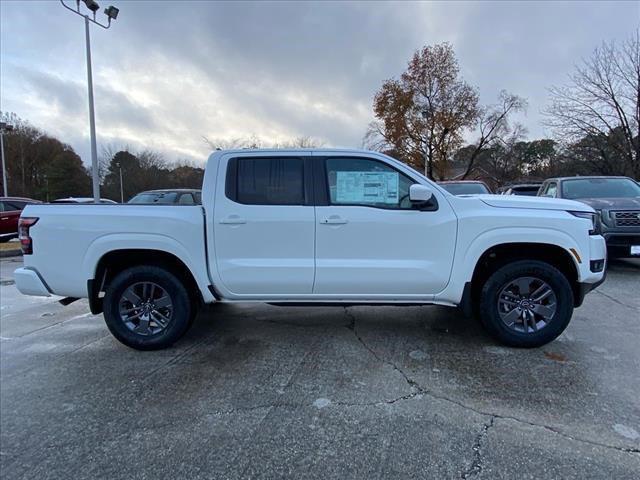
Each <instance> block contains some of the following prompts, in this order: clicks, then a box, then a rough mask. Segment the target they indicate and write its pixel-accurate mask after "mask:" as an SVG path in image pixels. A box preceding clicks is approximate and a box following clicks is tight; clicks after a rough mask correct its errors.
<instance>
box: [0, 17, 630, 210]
mask: <svg viewBox="0 0 640 480" xmlns="http://www.w3.org/2000/svg"><path fill="white" fill-rule="evenodd" d="M479 98H480V95H479V91H478V89H477V88H476V87H474V86H472V85H470V84H469V83H468V82H466V81H465V80H464V78H463V77H462V75H461V71H460V66H459V64H458V60H457V57H456V55H455V51H454V49H453V47H452V46H451V45H450V44H448V43H441V44H436V45H427V46H424V47H423V48H421V49H419V50H417V51H416V52H415V53H414V55H413V56H412V57H411V59H410V60H409V62H408V65H407V68H406V70H405V71H404V72H402V73H401V74H400V76H399V77H397V78H391V79H388V80H386V81H384V82H383V84H382V86H381V88H380V89H379V90H378V91H377V92H376V94H375V96H374V99H373V113H374V120H373V121H372V122H371V123H370V124H369V126H368V128H367V131H366V134H365V137H364V139H363V146H364V147H366V148H369V149H373V150H379V151H382V152H385V153H387V154H389V155H391V156H393V157H395V158H397V159H399V160H401V161H403V162H405V163H407V164H408V165H410V166H412V167H414V168H415V169H417V170H418V171H421V172H423V173H424V174H425V175H427V176H428V177H429V178H432V179H434V180H445V179H483V180H485V181H487V183H489V184H490V185H491V186H493V187H497V186H500V185H504V184H507V183H513V182H520V181H528V180H541V179H543V178H547V177H550V176H558V175H567V176H570V175H628V176H631V177H634V178H640V142H639V138H638V128H639V124H640V31H638V30H637V31H636V32H635V33H634V34H633V35H631V36H630V37H629V38H628V39H627V40H626V41H624V42H621V43H615V42H604V43H602V45H601V46H599V47H598V48H596V49H595V50H594V51H593V53H592V55H591V56H590V57H589V58H586V59H584V60H583V61H582V62H581V63H580V64H578V65H577V66H576V67H575V70H574V71H573V72H572V73H571V74H570V75H569V77H568V81H567V83H566V84H564V85H560V86H554V87H551V88H550V89H549V100H550V101H549V106H548V107H547V108H546V109H545V110H544V111H543V114H544V118H545V126H547V127H548V128H549V129H550V131H551V132H552V137H553V138H542V139H535V140H526V136H527V131H526V129H525V128H524V126H523V125H521V124H519V123H518V122H517V121H516V120H515V117H516V116H517V115H518V114H520V113H523V112H526V110H527V108H528V103H527V100H526V99H524V98H523V97H521V96H519V95H517V94H514V93H511V92H508V91H506V90H501V91H499V92H497V93H496V102H495V103H493V104H485V105H483V104H481V103H480V100H479ZM0 117H1V118H2V120H3V121H6V122H7V123H8V124H11V125H13V126H14V129H13V130H12V131H10V132H7V133H5V137H4V140H5V154H6V155H5V160H6V169H7V174H8V184H9V186H8V189H9V192H10V193H11V195H14V196H27V197H32V198H35V199H39V200H45V201H49V200H53V199H56V198H60V197H66V196H90V194H91V179H90V176H91V172H90V170H88V169H87V168H86V167H85V166H84V165H83V163H82V160H81V159H80V157H79V156H78V155H77V154H76V153H75V152H74V151H73V149H72V148H71V147H70V146H69V145H67V144H65V143H63V142H61V141H60V140H59V139H56V138H54V137H53V136H51V135H49V134H47V133H46V132H44V131H42V130H41V129H39V128H37V127H35V126H33V125H31V124H30V123H29V122H27V121H25V120H23V119H21V118H19V117H18V116H16V115H15V114H13V113H2V112H0ZM469 139H472V141H469ZM203 141H204V142H205V143H206V144H207V145H208V146H209V147H210V148H211V149H212V150H216V149H228V148H262V147H270V148H304V147H307V148H309V147H319V146H322V142H320V141H318V140H317V139H314V138H312V137H298V138H294V139H291V140H289V141H286V142H277V143H273V144H269V145H267V144H265V143H264V141H262V140H261V139H260V138H259V137H257V136H255V135H250V136H247V137H241V138H235V139H218V138H210V137H203ZM99 168H100V172H99V173H100V178H101V185H102V188H101V194H102V196H103V197H106V198H110V199H113V200H117V201H119V200H120V199H121V198H123V199H124V200H125V201H126V200H128V199H129V198H131V197H132V196H133V195H135V194H136V193H138V192H140V191H143V190H149V189H156V188H200V186H201V184H202V179H203V176H204V171H203V169H202V168H199V167H196V166H194V165H191V164H189V163H188V162H184V161H182V162H178V163H175V164H173V163H170V162H168V161H166V159H165V158H164V157H163V156H162V155H160V154H159V153H157V152H154V151H151V150H143V151H141V152H134V151H132V150H131V149H129V148H127V147H123V148H114V147H106V148H104V149H103V152H102V155H101V159H100V167H99ZM121 174H122V178H123V182H122V191H121V185H120V175H121ZM3 194H4V192H3Z"/></svg>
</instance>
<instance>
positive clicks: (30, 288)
mask: <svg viewBox="0 0 640 480" xmlns="http://www.w3.org/2000/svg"><path fill="white" fill-rule="evenodd" d="M13 277H14V279H15V282H16V287H17V288H18V290H19V291H20V293H23V294H25V295H35V296H36V297H50V296H51V292H50V291H49V288H48V287H47V284H46V283H45V282H44V280H42V278H41V277H40V275H39V274H38V272H36V271H35V270H33V269H31V268H29V267H21V268H18V269H17V270H16V271H15V272H14V273H13Z"/></svg>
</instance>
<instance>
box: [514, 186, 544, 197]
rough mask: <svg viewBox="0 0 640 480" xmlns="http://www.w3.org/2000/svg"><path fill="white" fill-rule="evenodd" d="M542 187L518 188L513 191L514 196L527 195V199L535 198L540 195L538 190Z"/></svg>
mask: <svg viewBox="0 0 640 480" xmlns="http://www.w3.org/2000/svg"><path fill="white" fill-rule="evenodd" d="M539 189H540V187H538V186H534V187H518V188H514V189H513V190H512V193H513V195H525V196H527V197H535V196H536V195H538V190H539Z"/></svg>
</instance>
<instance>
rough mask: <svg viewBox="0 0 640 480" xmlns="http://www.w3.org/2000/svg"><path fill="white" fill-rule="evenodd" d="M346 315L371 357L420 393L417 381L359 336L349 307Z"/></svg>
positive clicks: (349, 327)
mask: <svg viewBox="0 0 640 480" xmlns="http://www.w3.org/2000/svg"><path fill="white" fill-rule="evenodd" d="M344 313H345V315H346V316H347V317H348V318H349V319H350V320H351V322H350V323H349V325H347V328H348V329H349V330H351V331H352V332H353V335H354V336H355V337H356V339H357V340H358V342H360V344H361V345H362V346H363V347H364V348H366V349H367V350H368V351H369V353H371V355H373V356H374V358H376V360H378V361H379V362H381V363H384V364H386V365H389V366H390V367H391V368H393V369H394V370H395V371H396V372H398V373H399V374H400V375H402V378H404V380H405V382H407V385H409V387H410V388H411V389H412V393H414V394H415V393H420V392H421V391H422V390H423V389H422V388H421V387H420V386H419V385H418V383H417V382H416V381H415V380H413V379H412V378H411V377H409V375H407V374H406V373H405V371H404V370H402V369H401V368H400V367H398V365H397V364H396V363H395V362H393V361H391V360H387V359H385V358H382V357H381V356H380V355H378V352H376V351H375V350H374V349H373V348H372V347H371V346H369V344H368V343H367V342H366V341H365V340H364V339H363V338H362V337H361V336H360V334H358V329H357V328H356V317H355V315H353V313H351V312H350V311H349V307H344Z"/></svg>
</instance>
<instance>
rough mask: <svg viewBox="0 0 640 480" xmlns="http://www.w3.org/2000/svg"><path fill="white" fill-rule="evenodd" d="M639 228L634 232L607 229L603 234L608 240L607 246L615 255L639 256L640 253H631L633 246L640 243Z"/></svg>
mask: <svg viewBox="0 0 640 480" xmlns="http://www.w3.org/2000/svg"><path fill="white" fill-rule="evenodd" d="M634 230H636V229H634ZM637 230H638V231H634V232H629V231H625V232H620V231H616V230H607V231H605V232H603V233H602V236H603V237H604V239H605V241H606V242H607V248H608V249H609V250H610V251H611V253H612V254H613V255H615V256H629V257H638V256H639V255H631V247H632V246H634V245H640V229H637Z"/></svg>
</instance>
